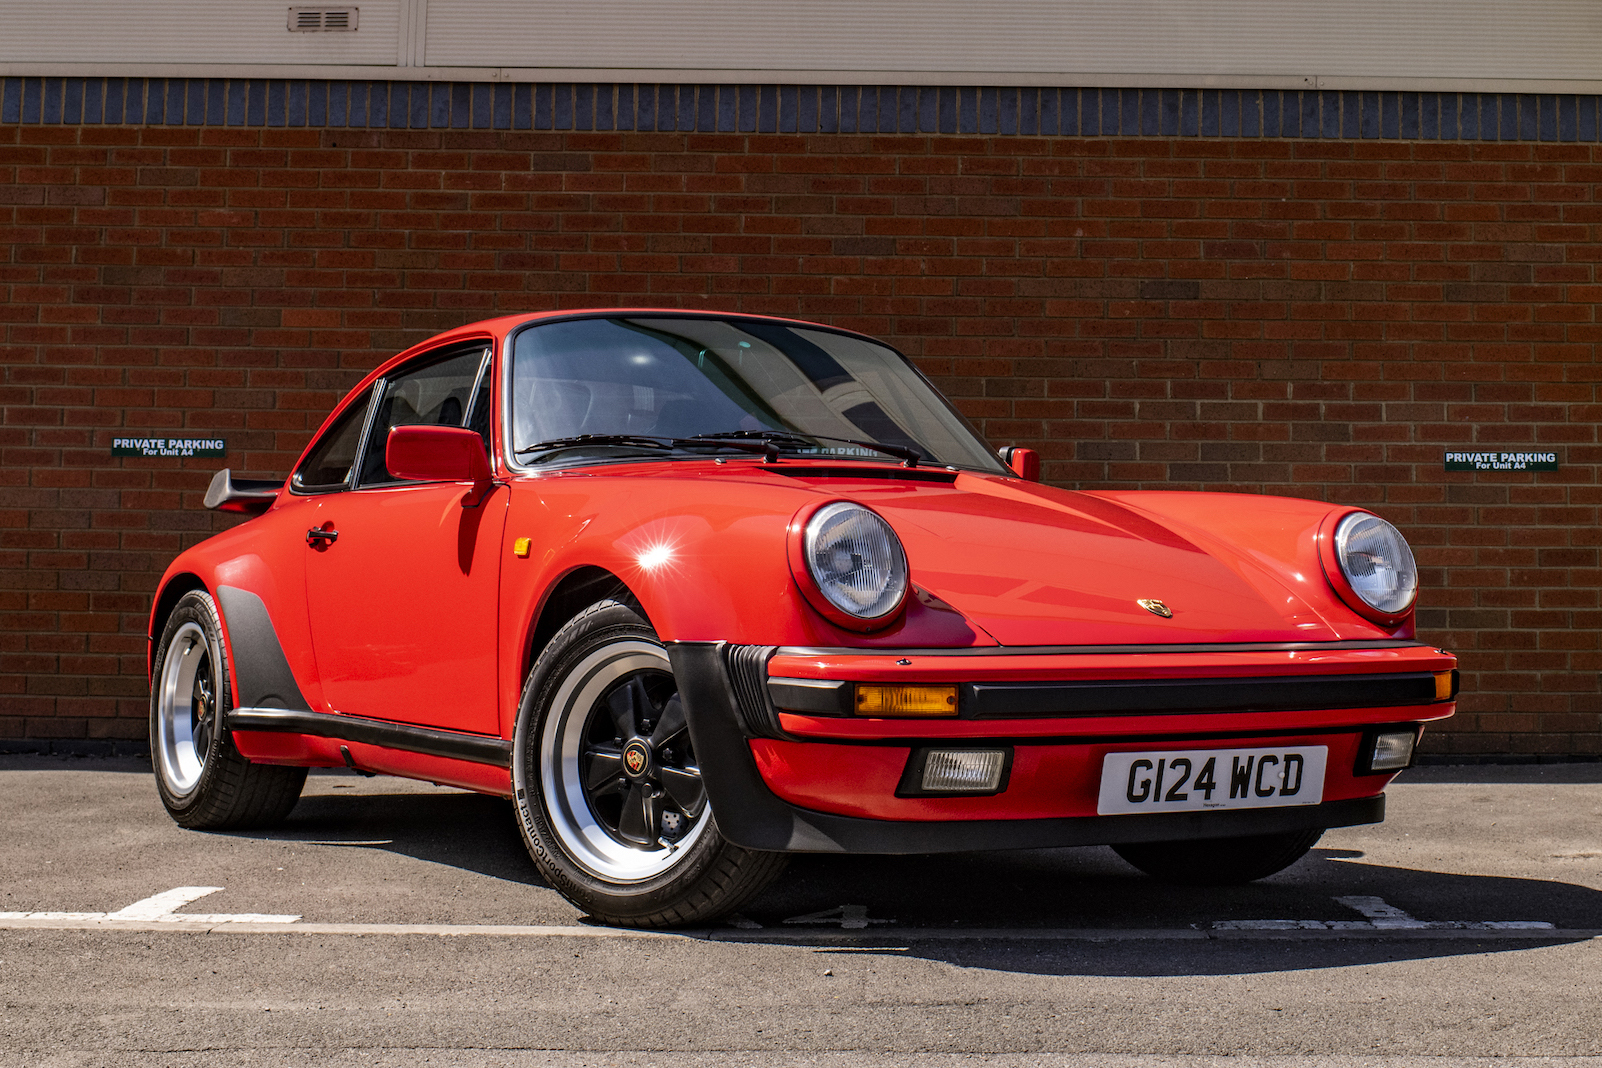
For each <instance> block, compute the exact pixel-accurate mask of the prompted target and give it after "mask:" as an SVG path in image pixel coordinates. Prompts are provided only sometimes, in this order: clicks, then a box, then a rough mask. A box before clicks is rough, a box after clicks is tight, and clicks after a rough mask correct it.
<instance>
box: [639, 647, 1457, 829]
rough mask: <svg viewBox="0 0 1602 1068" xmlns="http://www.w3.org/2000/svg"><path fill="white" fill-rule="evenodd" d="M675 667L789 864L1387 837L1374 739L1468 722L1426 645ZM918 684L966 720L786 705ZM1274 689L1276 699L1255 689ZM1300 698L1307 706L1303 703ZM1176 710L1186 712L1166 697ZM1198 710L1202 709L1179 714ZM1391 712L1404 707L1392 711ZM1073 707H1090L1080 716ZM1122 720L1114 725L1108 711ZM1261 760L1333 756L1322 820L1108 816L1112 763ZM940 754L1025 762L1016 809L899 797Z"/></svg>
mask: <svg viewBox="0 0 1602 1068" xmlns="http://www.w3.org/2000/svg"><path fill="white" fill-rule="evenodd" d="M668 651H669V656H670V658H671V659H672V661H673V668H674V674H675V676H676V677H677V680H678V683H679V687H680V690H679V692H680V695H681V698H682V699H683V701H684V703H685V708H686V712H687V714H688V718H689V726H690V734H691V740H692V742H693V744H694V746H695V752H696V757H697V760H698V761H699V764H700V767H701V771H702V776H703V780H704V781H705V783H706V787H707V792H708V797H709V799H710V801H711V804H712V808H713V811H714V812H715V813H716V814H717V820H718V826H719V828H720V830H721V831H722V832H723V834H724V835H725V836H726V837H727V838H728V839H729V840H730V841H732V842H734V843H735V844H737V845H741V846H745V847H747V848H751V849H764V850H778V851H787V852H846V853H938V852H965V851H971V850H984V849H1021V848H1036V847H1049V846H1075V845H1106V844H1117V843H1123V842H1144V841H1165V840H1172V839H1183V838H1209V837H1233V836H1237V835H1252V834H1271V833H1278V832H1282V831H1292V830H1303V829H1309V828H1314V827H1339V826H1351V825H1355V824H1362V823H1375V822H1379V821H1380V820H1382V819H1383V818H1384V802H1385V799H1384V796H1383V794H1382V792H1381V791H1382V790H1383V789H1384V787H1385V785H1386V784H1387V783H1388V782H1389V781H1390V778H1391V776H1390V775H1388V774H1379V775H1369V774H1359V772H1358V767H1357V763H1358V762H1357V761H1356V760H1354V756H1355V754H1356V752H1357V750H1358V747H1359V742H1360V740H1361V739H1362V738H1363V737H1364V734H1365V731H1368V730H1370V729H1372V727H1373V726H1374V725H1376V724H1386V723H1394V724H1401V723H1406V724H1417V723H1422V722H1424V721H1428V720H1435V719H1442V718H1445V717H1446V716H1449V715H1451V713H1452V709H1453V704H1452V702H1451V701H1450V700H1444V701H1441V700H1433V699H1431V700H1425V699H1424V698H1425V697H1426V696H1428V697H1431V698H1433V694H1434V690H1433V683H1429V684H1428V687H1429V688H1428V689H1427V690H1421V688H1420V684H1419V683H1418V680H1419V679H1420V678H1422V679H1425V680H1429V679H1430V678H1431V676H1432V674H1438V673H1440V672H1446V671H1451V670H1452V668H1453V666H1454V664H1455V660H1454V659H1453V658H1452V657H1451V656H1450V655H1449V654H1446V653H1444V652H1441V651H1440V650H1436V649H1433V648H1430V647H1427V646H1422V645H1418V644H1416V643H1411V642H1350V643H1330V644H1322V645H1316V646H1314V645H1311V644H1309V643H1301V644H1281V645H1273V646H1270V645H1252V646H1249V647H1248V646H1208V647H1195V648H1187V647H1159V648H1155V649H1141V650H1117V651H1109V650H1107V649H1105V648H1102V649H1097V650H1078V649H1074V650H1055V649H1054V650H1030V651H1028V652H1021V651H1015V650H988V651H986V652H984V653H982V654H975V653H972V652H970V651H966V650H955V651H952V650H920V651H915V652H909V653H908V654H906V655H902V654H898V653H894V652H892V653H884V652H879V651H873V652H867V651H862V650H778V649H772V648H764V647H756V646H731V645H726V644H725V643H721V642H704V643H703V642H680V643H674V644H671V645H670V646H669V650H668ZM909 662H910V663H909ZM909 667H913V668H914V671H913V672H910V673H909V672H908V671H907V669H908V668H909ZM909 674H913V675H915V676H916V679H915V681H919V682H937V681H947V682H960V684H961V685H962V686H963V687H964V689H963V694H964V698H963V709H962V713H961V715H960V716H958V717H956V718H952V719H943V720H907V719H885V718H858V717H853V716H849V715H846V714H843V706H842V710H841V711H840V712H832V713H831V712H828V711H824V712H821V713H820V711H819V708H820V707H822V708H824V709H825V710H826V709H827V708H828V701H829V699H828V698H827V697H822V698H819V697H817V695H818V694H821V693H825V692H826V691H827V690H828V687H818V686H813V687H811V688H810V691H809V689H808V687H806V686H801V687H799V688H797V687H793V686H792V688H791V690H790V691H786V690H785V686H786V685H790V684H788V683H783V682H775V683H774V685H773V686H771V687H770V686H769V682H770V680H785V679H789V680H808V681H814V682H823V681H830V680H832V681H838V682H845V683H846V684H848V685H849V683H850V682H851V681H852V680H856V681H885V680H887V679H902V678H906V677H907V676H908V675H909ZM1262 680H1268V681H1267V684H1266V686H1256V687H1255V688H1254V687H1253V686H1250V685H1248V686H1245V687H1244V688H1243V687H1242V686H1241V685H1238V684H1241V683H1249V682H1260V681H1262ZM1409 680H1411V681H1409ZM1299 682H1301V683H1306V684H1307V687H1306V689H1305V690H1301V691H1299V690H1297V688H1296V686H1297V684H1298V683H1299ZM1009 687H1014V688H1016V693H1017V694H1019V695H1021V697H1022V699H1021V700H1018V701H1015V702H1014V705H1013V707H1014V708H1015V710H1016V711H1015V713H1014V714H1012V715H1006V714H1005V711H1006V706H1005V705H998V703H997V696H996V695H997V694H998V693H999V694H1005V695H1007V696H1012V695H1013V694H1014V692H1015V691H1014V690H1009ZM1387 687H1389V688H1388V689H1387ZM1159 691H1160V692H1161V693H1162V694H1165V695H1166V696H1161V697H1157V698H1154V697H1152V696H1151V694H1152V693H1153V692H1159ZM776 692H777V693H779V694H780V695H781V698H780V699H781V700H785V698H784V697H783V694H785V693H786V692H795V693H807V692H810V693H812V695H813V697H814V700H813V701H812V708H811V710H810V711H802V712H796V711H789V710H784V709H780V708H778V707H777V706H776V705H775V704H774V701H773V694H774V693H776ZM1454 692H1455V691H1454ZM1299 693H1300V694H1302V697H1298V694H1299ZM1181 694H1184V695H1187V696H1188V698H1189V699H1190V700H1191V702H1192V707H1189V708H1185V707H1179V708H1175V707H1172V705H1173V704H1176V703H1182V702H1180V701H1179V700H1178V698H1179V697H1180V695H1181ZM1387 694H1388V695H1389V696H1388V698H1386V702H1387V703H1382V704H1375V703H1373V702H1374V699H1375V698H1376V696H1377V695H1378V696H1384V695H1387ZM975 695H978V699H976V696H975ZM1065 695H1066V696H1067V697H1068V698H1071V700H1072V702H1073V704H1074V707H1072V708H1065V707H1063V698H1064V697H1065ZM1198 695H1200V696H1198ZM1343 695H1344V696H1343ZM1109 701H1110V702H1112V704H1113V705H1114V707H1112V708H1108V707H1105V706H1106V705H1107V703H1108V702H1109ZM1198 701H1200V702H1202V704H1201V708H1200V710H1198V708H1197V707H1195V704H1196V702H1198ZM1208 702H1211V703H1208ZM789 703H792V704H793V703H805V702H804V701H802V700H797V701H791V702H789ZM1131 703H1132V704H1133V705H1134V706H1135V707H1133V708H1131V707H1128V706H1129V705H1130V704H1131ZM1231 703H1233V705H1234V706H1235V707H1228V706H1230V705H1231ZM1331 703H1333V704H1335V705H1336V706H1337V707H1327V706H1328V705H1330V704H1331ZM1259 705H1261V706H1262V707H1257V706H1259ZM998 711H999V712H1000V713H1002V714H998ZM1243 742H1247V743H1250V744H1258V743H1262V744H1281V743H1284V744H1323V745H1327V746H1329V748H1330V763H1329V772H1328V778H1327V780H1326V784H1325V791H1324V795H1323V800H1322V802H1321V803H1320V804H1317V805H1307V806H1295V807H1284V808H1263V809H1230V810H1223V811H1215V812H1182V813H1162V814H1142V815H1117V816H1102V815H1097V814H1096V806H1095V794H1096V791H1097V788H1098V784H1099V781H1100V767H1101V760H1102V757H1103V756H1104V755H1105V754H1106V753H1108V752H1113V751H1128V750H1131V749H1143V750H1144V749H1153V750H1161V749H1165V748H1169V749H1184V748H1197V747H1203V746H1208V745H1214V744H1216V745H1218V746H1230V745H1239V744H1242V743H1243ZM939 743H947V744H949V743H967V744H987V745H1007V746H1010V747H1012V748H1013V749H1014V750H1015V751H1016V752H1017V753H1018V754H1019V757H1018V766H1017V767H1016V768H1015V770H1014V774H1013V776H1012V778H1011V781H1010V783H1009V785H1008V787H1007V789H1006V790H1004V791H1003V792H1002V793H1000V794H996V795H993V796H988V797H902V796H896V789H895V786H896V783H897V781H898V780H899V778H900V776H901V773H902V771H903V769H904V767H905V765H906V762H907V759H908V757H909V755H910V754H911V753H912V752H913V751H914V750H915V749H916V748H917V747H919V746H921V745H929V744H939Z"/></svg>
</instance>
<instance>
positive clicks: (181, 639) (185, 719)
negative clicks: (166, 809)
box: [156, 622, 218, 795]
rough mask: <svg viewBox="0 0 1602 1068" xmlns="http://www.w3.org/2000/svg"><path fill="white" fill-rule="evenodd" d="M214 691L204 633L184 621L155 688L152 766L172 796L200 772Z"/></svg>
mask: <svg viewBox="0 0 1602 1068" xmlns="http://www.w3.org/2000/svg"><path fill="white" fill-rule="evenodd" d="M217 689H218V679H217V677H216V670H215V666H214V664H213V660H212V656H211V644H210V642H208V641H207V639H206V631H205V630H204V628H202V627H201V626H200V624H199V623H194V622H189V623H185V624H184V625H183V626H181V627H179V628H178V631H177V633H175V634H174V635H173V636H172V640H171V641H169V642H168V643H167V656H166V659H164V660H163V661H162V663H161V679H160V682H159V683H158V686H157V690H156V752H157V757H158V759H157V766H158V768H159V769H160V771H161V778H162V781H163V782H165V783H166V785H167V788H168V789H169V790H171V791H172V792H173V793H174V794H178V795H183V794H187V793H189V792H190V791H191V790H193V789H194V788H195V786H196V785H197V784H198V783H199V782H200V776H201V775H202V774H203V773H204V772H205V770H206V753H207V750H209V749H210V747H211V734H212V731H213V730H214V729H215V725H216V714H217V708H216V704H217V702H216V694H217ZM208 706H209V707H208Z"/></svg>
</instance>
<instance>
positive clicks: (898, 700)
mask: <svg viewBox="0 0 1602 1068" xmlns="http://www.w3.org/2000/svg"><path fill="white" fill-rule="evenodd" d="M856 710H857V715H859V716H955V715H956V714H957V688H956V687H955V686H916V685H912V686H908V685H896V686H883V685H879V684H876V683H861V682H859V683H857V699H856Z"/></svg>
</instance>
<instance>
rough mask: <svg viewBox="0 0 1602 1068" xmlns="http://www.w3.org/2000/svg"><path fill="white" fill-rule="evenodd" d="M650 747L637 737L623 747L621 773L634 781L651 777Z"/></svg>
mask: <svg viewBox="0 0 1602 1068" xmlns="http://www.w3.org/2000/svg"><path fill="white" fill-rule="evenodd" d="M651 763H652V761H651V747H650V746H649V745H646V744H645V743H644V742H642V741H640V740H639V739H638V738H636V739H634V740H633V741H631V742H629V744H627V745H625V746H624V747H623V774H625V775H627V776H628V777H629V778H631V779H633V780H635V781H636V782H640V781H644V780H648V779H649V778H650V777H651V771H652V767H651Z"/></svg>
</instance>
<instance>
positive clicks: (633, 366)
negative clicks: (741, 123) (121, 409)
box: [150, 310, 1456, 926]
mask: <svg viewBox="0 0 1602 1068" xmlns="http://www.w3.org/2000/svg"><path fill="white" fill-rule="evenodd" d="M1038 470H1039V465H1038V461H1037V458H1036V457H1035V455H1034V454H1033V453H1032V452H1030V451H1029V450H1026V449H1005V448H1004V449H1002V450H1001V451H1000V454H999V458H998V453H997V452H996V451H995V450H993V449H992V448H991V447H990V446H989V445H987V444H986V443H985V442H984V440H983V439H982V438H981V437H980V436H979V434H978V433H976V432H975V430H974V429H973V427H971V426H970V425H969V424H968V422H967V421H966V420H964V419H963V418H962V416H961V415H959V414H958V413H957V412H956V411H955V410H954V409H953V408H952V407H951V406H950V405H949V404H948V403H947V402H946V401H945V400H944V399H943V398H942V397H941V396H940V394H939V393H937V392H936V391H935V389H934V388H933V387H932V386H931V385H930V384H929V383H928V382H927V381H926V380H925V379H924V378H923V377H922V376H921V375H920V374H919V373H918V371H917V370H916V369H915V368H914V367H913V366H912V365H911V364H910V363H909V362H908V361H907V360H906V359H905V358H904V357H902V356H901V355H900V354H898V353H897V352H895V351H894V350H893V349H891V348H889V347H888V346H886V345H884V344H883V343H881V342H879V341H875V340H874V339H873V338H870V337H865V336H863V335H861V334H856V333H851V332H849V331H845V330H837V329H833V328H831V327H827V326H819V325H815V324H812V323H804V322H797V321H793V320H785V319H773V318H763V317H757V316H749V315H733V314H703V313H693V312H683V311H660V310H595V311H581V312H562V313H551V314H540V315H518V316H510V317H506V318H502V319H494V320H490V321H488V322H483V323H476V324H473V325H471V326H464V327H462V328H460V329H458V330H452V331H450V332H449V333H446V334H442V335H440V336H439V337H436V338H434V339H432V340H430V341H427V342H424V343H423V344H420V345H417V346H415V347H414V348H411V349H408V350H407V351H406V352H403V353H401V354H400V355H399V356H397V357H395V358H394V359H392V360H390V361H389V362H388V363H386V364H384V365H383V366H382V367H380V368H379V369H378V370H377V371H375V372H373V373H372V374H371V375H369V376H368V377H367V378H366V379H365V380H364V381H363V382H362V383H361V384H360V385H359V386H357V387H356V389H355V390H354V391H352V392H351V394H350V395H349V396H348V397H347V398H345V400H344V401H343V402H341V403H340V405H339V406H338V407H337V408H335V410H334V412H333V414H332V415H331V416H329V418H328V420H327V422H326V423H324V425H323V427H322V429H321V430H319V431H318V433H317V435H316V436H315V437H314V438H313V439H312V442H311V444H310V446H309V447H308V448H307V449H306V451H305V454H304V455H302V456H301V458H300V460H299V462H297V463H296V465H295V467H294V471H293V473H292V474H291V475H290V476H289V478H288V480H287V481H286V482H283V483H279V482H276V481H275V482H264V481H249V480H244V479H238V478H234V477H232V475H231V474H230V473H229V472H228V471H226V470H225V471H222V472H220V473H219V474H218V475H217V477H216V479H214V480H213V482H212V484H211V488H210V490H209V491H208V492H207V495H206V503H207V504H208V505H209V506H211V507H214V508H221V509H224V510H228V511H235V512H245V513H250V514H252V515H254V516H255V518H253V519H251V520H249V521H248V522H245V523H243V524H241V525H239V526H237V527H235V528H233V529H232V530H229V531H227V532H225V533H222V534H219V535H217V536H215V537H213V538H210V539H209V540H207V541H205V542H204V543H202V544H200V545H198V546H196V547H194V548H192V549H190V550H189V551H187V552H185V553H183V554H182V555H181V556H179V557H178V559H177V560H175V561H174V562H173V564H172V566H171V567H170V568H168V570H167V573H166V575H165V576H164V577H163V578H162V580H161V586H160V589H159V591H158V592H157V594H156V597H155V604H154V607H153V609H152V611H151V616H150V674H151V693H152V696H151V705H150V735H151V748H152V752H153V754H154V758H155V767H156V783H157V787H158V789H159V790H160V793H161V798H162V801H163V802H164V803H165V805H166V807H167V809H168V811H169V812H171V814H172V816H173V818H174V819H176V820H177V821H178V822H179V823H180V824H182V825H184V826H186V827H199V828H222V827H241V826H246V825H257V826H259V825H263V824H268V823H271V822H273V821H275V820H279V819H281V818H283V817H284V816H285V815H286V814H287V813H288V812H289V810H290V809H291V808H292V807H293V806H294V804H295V801H296V798H297V797H298V796H299V793H300V789H301V785H302V783H303V782H304V780H305V776H306V769H307V768H308V767H337V766H349V767H352V768H355V769H359V770H362V771H371V772H379V773H384V774H390V775H403V776H408V777H412V778H418V779H427V780H431V781H434V782H439V783H451V784H454V785H457V786H462V787H466V788H468V789H471V790H479V791H483V792H484V793H489V794H497V795H501V796H505V797H509V798H512V799H513V801H514V803H515V807H516V812H517V818H518V821H519V823H520V825H521V828H522V832H523V836H524V838H525V840H526V842H527V844H528V849H529V852H530V854H531V855H532V856H533V858H534V862H535V864H536V865H538V867H539V868H540V870H541V871H542V872H543V874H544V875H545V877H546V878H547V879H548V880H549V881H550V883H551V885H552V886H554V887H556V888H557V889H558V890H559V891H561V892H562V893H563V894H564V895H566V896H567V897H568V898H569V899H570V900H571V901H573V902H574V903H575V904H576V905H578V906H579V907H580V908H582V909H584V910H586V911H587V912H588V913H590V914H591V915H593V916H595V917H597V918H599V919H602V920H606V921H609V922H612V923H619V924H631V925H639V926H664V925H673V924H685V923H691V922H701V921H707V920H710V919H713V918H715V917H717V916H719V915H723V914H726V913H728V912H730V911H732V910H733V909H735V908H737V907H738V906H740V905H741V904H742V903H743V902H745V901H746V900H748V899H749V898H751V897H752V896H753V895H755V894H756V893H757V892H758V891H759V890H760V889H761V888H762V887H763V886H765V885H766V884H767V883H768V882H769V881H770V880H771V879H773V878H774V877H775V876H776V875H777V874H778V873H779V871H780V870H781V868H782V867H783V865H784V861H785V858H786V855H787V854H789V853H793V852H844V853H933V852H943V851H958V850H962V851H966V850H977V849H1015V848H1022V847H1041V846H1070V845H1090V844H1109V845H1111V846H1113V848H1114V849H1116V850H1117V851H1118V852H1119V854H1120V855H1122V856H1123V857H1124V858H1125V859H1127V860H1128V861H1130V862H1131V863H1133V864H1134V865H1135V866H1137V867H1139V868H1141V869H1143V870H1145V871H1146V872H1148V873H1150V874H1152V875H1154V876H1157V877H1159V878H1165V879H1171V880H1177V881H1185V882H1194V883H1223V882H1239V881H1244V880H1249V879H1256V878H1260V877H1262V876H1265V875H1269V874H1271V873H1273V872H1276V871H1279V870H1281V869H1282V868H1284V867H1285V866H1287V865H1289V864H1291V863H1292V862H1293V861H1295V860H1296V859H1297V858H1298V857H1300V856H1301V855H1302V854H1304V853H1305V852H1306V851H1307V850H1308V849H1309V848H1311V846H1312V845H1313V843H1314V842H1315V841H1317V839H1318V837H1319V835H1320V833H1321V832H1322V831H1323V830H1324V829H1325V828H1327V827H1339V826H1346V825H1352V824H1361V823H1372V822H1376V821H1378V820H1380V819H1381V818H1383V814H1384V804H1385V798H1384V794H1383V790H1384V787H1385V785H1386V784H1387V783H1388V782H1389V781H1390V779H1391V777H1392V776H1393V775H1394V774H1395V773H1396V772H1397V771H1399V770H1400V769H1402V768H1404V767H1406V766H1407V765H1408V764H1409V762H1410V761H1411V759H1412V754H1413V749H1414V746H1415V744H1416V743H1417V740H1418V738H1419V734H1420V732H1421V731H1422V729H1423V726H1422V725H1423V724H1424V723H1425V722H1426V721H1428V720H1436V719H1442V718H1444V717H1446V716H1449V715H1451V714H1452V710H1453V707H1454V704H1453V699H1454V697H1455V695H1456V682H1455V679H1456V673H1455V671H1454V670H1453V667H1454V664H1455V660H1454V658H1453V657H1452V656H1451V655H1450V654H1449V653H1447V652H1445V651H1444V650H1441V649H1436V648H1434V647H1432V646H1429V645H1425V644H1421V643H1419V642H1417V641H1415V640H1414V638H1413V633H1414V630H1413V604H1414V598H1415V594H1416V590H1417V574H1416V568H1415V565H1414V562H1413V556H1412V553H1411V552H1410V551H1409V549H1408V547H1407V543H1406V542H1405V541H1404V540H1403V539H1402V536H1401V535H1400V534H1399V533H1398V532H1397V531H1396V529H1395V528H1394V527H1392V526H1391V525H1390V524H1389V523H1387V522H1385V521H1384V520H1383V519H1380V518H1379V517H1377V516H1374V515H1372V514H1370V513H1368V512H1365V511H1363V510H1361V509H1358V508H1352V507H1347V506H1342V505H1330V504H1325V503H1321V502H1317V501H1304V500H1292V499H1286V498H1276V497H1259V496H1240V495H1227V494H1208V493H1163V492H1144V493H1103V492H1097V493H1072V492H1068V491H1065V490H1058V489H1052V488H1049V487H1046V486H1042V485H1039V484H1038V477H1039V476H1038Z"/></svg>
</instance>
